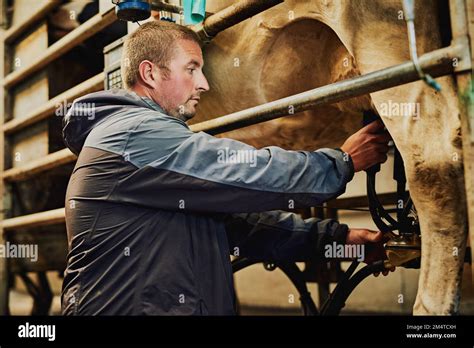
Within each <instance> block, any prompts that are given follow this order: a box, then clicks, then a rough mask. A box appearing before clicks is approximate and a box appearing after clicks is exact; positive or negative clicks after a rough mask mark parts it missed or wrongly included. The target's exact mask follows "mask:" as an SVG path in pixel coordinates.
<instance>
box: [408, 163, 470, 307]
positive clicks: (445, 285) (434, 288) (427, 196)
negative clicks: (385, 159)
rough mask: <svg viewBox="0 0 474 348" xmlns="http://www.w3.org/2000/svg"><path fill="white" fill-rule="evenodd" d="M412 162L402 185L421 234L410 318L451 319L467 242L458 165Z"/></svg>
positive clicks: (462, 185) (457, 304) (457, 294)
mask: <svg viewBox="0 0 474 348" xmlns="http://www.w3.org/2000/svg"><path fill="white" fill-rule="evenodd" d="M413 159H414V161H413V163H412V165H411V168H410V171H409V173H410V174H409V176H408V181H409V185H410V194H411V196H412V199H413V201H414V203H415V206H416V208H417V212H418V217H419V220H420V227H421V231H423V232H422V238H421V242H422V249H421V255H422V256H421V272H420V278H419V282H418V293H417V297H416V301H415V305H414V308H413V313H414V314H415V315H433V314H435V315H446V314H455V313H457V312H458V309H459V300H460V291H461V280H462V269H463V262H464V252H465V247H466V240H467V230H466V229H467V226H466V221H465V220H466V219H465V217H466V208H465V201H464V200H463V199H462V197H463V196H464V183H463V176H462V175H463V169H462V165H461V162H460V160H459V161H457V162H456V161H453V159H452V158H444V159H443V158H440V161H439V162H437V163H426V162H425V161H421V160H419V158H417V157H415V158H413Z"/></svg>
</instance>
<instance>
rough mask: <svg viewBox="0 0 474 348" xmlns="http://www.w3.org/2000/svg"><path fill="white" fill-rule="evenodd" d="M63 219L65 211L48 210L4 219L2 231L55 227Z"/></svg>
mask: <svg viewBox="0 0 474 348" xmlns="http://www.w3.org/2000/svg"><path fill="white" fill-rule="evenodd" d="M64 219H65V209H64V208H59V209H54V210H48V211H44V212H41V213H35V214H29V215H23V216H18V217H14V218H11V219H6V220H3V221H2V228H3V229H4V230H12V229H16V228H25V227H37V226H46V225H55V224H59V223H63V222H64Z"/></svg>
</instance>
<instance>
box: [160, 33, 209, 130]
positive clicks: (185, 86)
mask: <svg viewBox="0 0 474 348" xmlns="http://www.w3.org/2000/svg"><path fill="white" fill-rule="evenodd" d="M203 65H204V61H203V58H202V52H201V48H200V47H199V45H198V44H197V43H195V42H193V41H190V40H179V41H178V42H177V45H176V49H175V51H174V54H173V56H172V58H171V61H170V63H169V64H168V68H169V71H168V73H167V74H165V71H163V70H160V69H159V68H158V67H156V69H157V72H158V74H160V76H161V77H160V83H159V86H157V87H158V88H155V89H154V91H153V94H154V95H153V99H154V100H155V101H156V102H157V103H158V104H160V106H161V107H163V108H164V109H165V111H167V112H168V113H169V114H170V115H171V116H174V117H177V118H179V119H181V120H183V121H187V120H189V119H191V118H192V117H194V115H195V114H196V106H197V104H198V103H199V96H200V94H201V93H202V92H205V91H208V90H209V84H208V83H207V80H206V77H205V76H204V74H203V72H202V67H203Z"/></svg>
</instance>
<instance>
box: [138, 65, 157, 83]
mask: <svg viewBox="0 0 474 348" xmlns="http://www.w3.org/2000/svg"><path fill="white" fill-rule="evenodd" d="M157 70H158V69H157V68H156V66H155V65H154V64H153V63H152V62H150V61H149V60H144V61H142V62H141V63H140V65H139V66H138V73H139V74H140V79H141V80H142V83H143V84H145V85H146V86H147V87H149V88H155V87H156V84H157V83H158V82H159V81H158V79H159V78H160V77H159V71H157Z"/></svg>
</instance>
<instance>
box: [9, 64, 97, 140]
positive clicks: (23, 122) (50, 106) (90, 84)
mask: <svg viewBox="0 0 474 348" xmlns="http://www.w3.org/2000/svg"><path fill="white" fill-rule="evenodd" d="M104 76H105V75H104V73H103V72H101V73H99V74H97V75H95V76H93V77H91V78H90V79H88V80H86V81H84V82H82V83H80V84H78V85H77V86H74V87H73V88H71V89H68V90H67V91H65V92H64V93H61V94H60V95H58V96H56V97H54V98H53V99H50V100H49V101H48V102H47V103H45V104H43V105H41V106H40V107H38V108H36V109H34V110H32V111H31V113H29V114H28V115H27V116H25V117H22V118H14V119H12V120H11V121H9V122H7V123H5V124H4V125H3V126H2V129H3V132H5V134H10V133H13V132H17V131H19V130H21V129H23V128H25V127H27V126H29V125H31V124H33V123H36V122H39V121H41V120H43V119H45V118H48V117H50V116H51V115H52V114H54V111H55V110H57V108H58V107H61V108H62V109H64V106H65V105H67V104H68V103H69V102H72V101H73V100H74V99H76V98H78V97H81V96H83V95H85V94H87V93H92V92H96V91H100V90H102V89H103V88H104Z"/></svg>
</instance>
